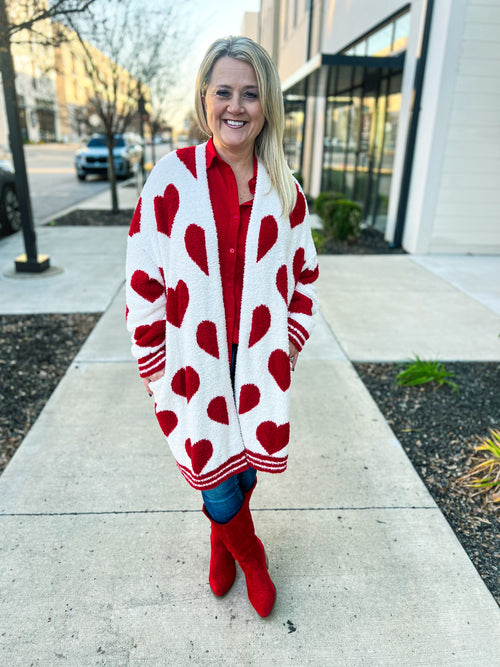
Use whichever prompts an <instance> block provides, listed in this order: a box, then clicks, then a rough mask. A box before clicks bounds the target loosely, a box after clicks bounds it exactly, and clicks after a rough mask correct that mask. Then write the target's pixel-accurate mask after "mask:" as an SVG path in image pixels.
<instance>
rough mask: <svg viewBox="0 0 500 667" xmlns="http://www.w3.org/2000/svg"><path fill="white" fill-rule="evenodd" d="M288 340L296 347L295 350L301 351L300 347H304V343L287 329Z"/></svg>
mask: <svg viewBox="0 0 500 667" xmlns="http://www.w3.org/2000/svg"><path fill="white" fill-rule="evenodd" d="M288 340H289V341H290V343H292V345H294V346H295V348H296V349H297V352H302V348H303V347H304V343H302V342H301V341H299V340H298V339H297V338H295V337H294V335H293V334H292V333H291V332H290V331H288Z"/></svg>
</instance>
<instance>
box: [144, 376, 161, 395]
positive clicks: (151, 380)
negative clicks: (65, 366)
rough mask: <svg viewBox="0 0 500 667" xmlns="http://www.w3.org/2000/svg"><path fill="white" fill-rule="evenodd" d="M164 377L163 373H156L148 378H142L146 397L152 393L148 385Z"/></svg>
mask: <svg viewBox="0 0 500 667" xmlns="http://www.w3.org/2000/svg"><path fill="white" fill-rule="evenodd" d="M164 375H165V371H158V372H157V373H153V375H150V376H149V377H148V378H142V381H143V382H144V386H145V387H146V391H147V392H148V396H152V395H153V392H152V391H151V389H150V388H149V383H150V382H155V380H159V379H160V378H162V377H163V376H164Z"/></svg>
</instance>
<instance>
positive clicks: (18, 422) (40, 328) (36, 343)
mask: <svg viewBox="0 0 500 667" xmlns="http://www.w3.org/2000/svg"><path fill="white" fill-rule="evenodd" d="M99 317H100V315H99V314H96V313H71V314H42V315H38V314H37V315H0V472H1V471H3V469H4V468H5V467H6V465H7V463H8V462H9V461H10V459H11V458H12V456H13V455H14V452H15V451H16V449H17V448H18V447H19V445H20V444H21V442H22V440H23V438H24V436H25V435H26V433H27V432H28V431H29V429H30V428H31V426H32V425H33V423H34V421H35V420H36V418H37V417H38V415H39V414H40V412H41V411H42V409H43V406H44V405H45V403H46V402H47V400H48V398H49V397H50V395H51V394H52V392H53V391H54V389H55V388H56V386H57V384H58V382H59V380H60V379H61V378H62V376H63V375H64V373H65V372H66V369H67V368H68V366H69V365H70V363H71V361H72V360H73V358H74V357H75V355H76V354H77V352H78V350H79V349H80V348H81V346H82V345H83V343H84V341H85V339H86V338H87V336H88V335H89V333H90V332H91V331H92V329H93V328H94V326H95V325H96V323H97V321H98V319H99Z"/></svg>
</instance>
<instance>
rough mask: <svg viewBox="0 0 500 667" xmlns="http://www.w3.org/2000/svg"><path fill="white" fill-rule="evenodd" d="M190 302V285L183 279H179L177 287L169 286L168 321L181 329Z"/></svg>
mask: <svg viewBox="0 0 500 667" xmlns="http://www.w3.org/2000/svg"><path fill="white" fill-rule="evenodd" d="M188 304H189V290H188V286H187V285H186V283H185V282H184V281H183V280H179V282H178V283H177V286H176V287H175V288H174V287H169V288H168V290H167V322H170V324H173V326H174V327H177V328H178V329H180V328H181V326H182V321H183V320H184V315H185V314H186V310H187V307H188Z"/></svg>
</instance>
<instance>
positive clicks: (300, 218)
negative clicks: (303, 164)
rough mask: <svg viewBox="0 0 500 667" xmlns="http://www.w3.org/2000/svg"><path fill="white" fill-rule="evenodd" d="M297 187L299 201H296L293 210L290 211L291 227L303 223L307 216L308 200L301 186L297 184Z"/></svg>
mask: <svg viewBox="0 0 500 667" xmlns="http://www.w3.org/2000/svg"><path fill="white" fill-rule="evenodd" d="M295 188H296V190H297V201H296V202H295V206H294V207H293V211H292V212H291V213H290V227H291V228H292V229H293V228H294V227H297V225H300V224H301V223H303V222H304V218H305V217H306V200H305V199H304V195H303V194H302V192H300V190H299V188H298V187H297V186H295Z"/></svg>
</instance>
